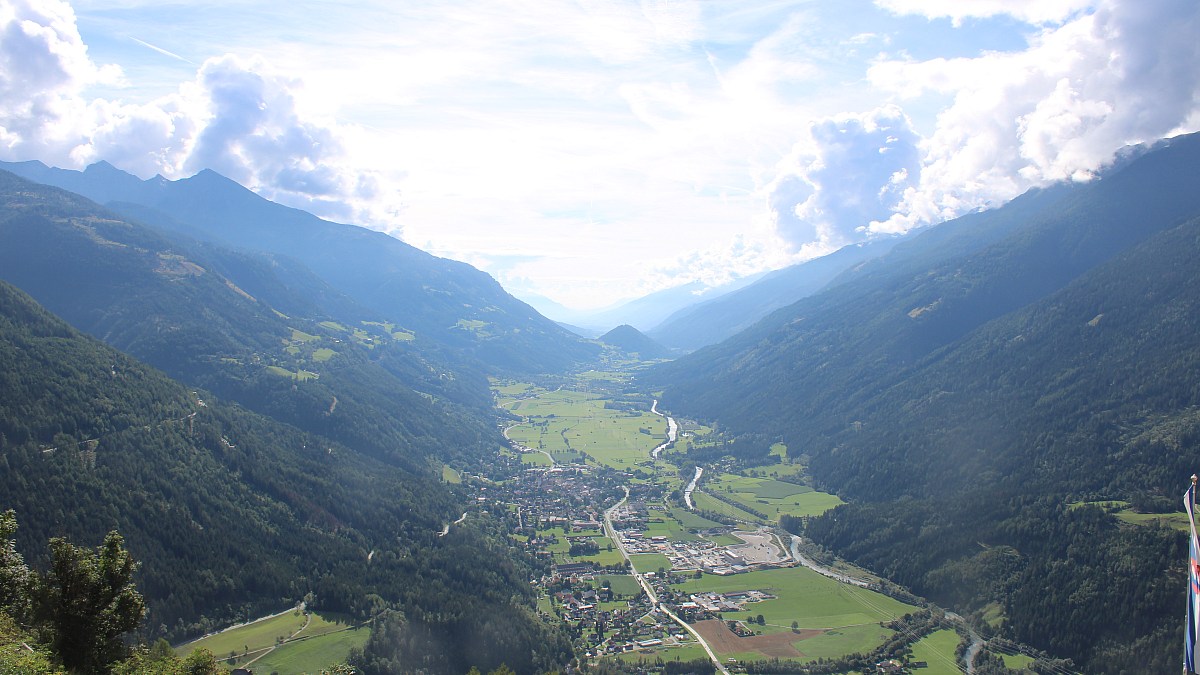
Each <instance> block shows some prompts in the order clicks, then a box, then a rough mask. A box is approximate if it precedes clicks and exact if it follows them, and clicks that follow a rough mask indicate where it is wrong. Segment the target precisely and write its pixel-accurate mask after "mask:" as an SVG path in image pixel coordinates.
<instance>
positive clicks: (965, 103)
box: [0, 0, 1200, 307]
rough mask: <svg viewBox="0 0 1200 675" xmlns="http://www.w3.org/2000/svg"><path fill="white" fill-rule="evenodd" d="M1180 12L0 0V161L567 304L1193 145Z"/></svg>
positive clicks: (849, 236) (1125, 6)
mask: <svg viewBox="0 0 1200 675" xmlns="http://www.w3.org/2000/svg"><path fill="white" fill-rule="evenodd" d="M1198 13H1200V3H1196V2H1194V0H1152V1H1150V2H1131V1H1130V2H1114V1H1113V0H1041V1H1030V0H874V1H870V0H850V1H843V2H833V1H829V0H824V1H813V2H759V3H754V2H722V1H720V0H701V1H696V2H688V1H682V0H680V1H668V0H647V1H645V2H615V1H607V0H604V1H601V0H586V1H579V2H549V1H538V2H532V3H531V2H528V1H524V0H523V1H515V0H514V1H511V2H506V1H503V0H490V1H488V2H439V1H436V0H435V1H430V2H419V3H413V2H408V3H405V2H400V3H397V2H372V1H362V2H352V3H351V2H304V1H289V2H277V1H263V2H253V1H245V2H242V1H238V2H234V1H222V2H204V1H196V2H187V3H178V4H175V3H168V2H143V1H141V0H116V1H111V2H108V1H100V0H77V1H76V2H73V3H67V2H63V1H59V0H53V1H51V0H40V1H36V2H34V1H17V2H13V1H10V0H0V158H3V159H10V160H24V159H40V160H42V161H45V162H47V163H48V164H53V165H57V166H65V167H73V168H79V167H82V166H85V165H86V164H88V163H91V162H94V161H97V160H100V159H105V160H108V161H110V162H112V163H113V164H115V165H117V166H118V167H121V168H123V169H125V170H127V171H131V172H133V173H136V174H138V175H141V176H143V177H149V176H152V175H154V174H156V173H161V174H162V175H165V176H167V177H168V178H181V177H186V176H189V175H191V174H193V173H195V172H196V171H198V170H200V169H202V168H212V169H215V170H217V171H220V172H222V173H224V174H226V175H228V176H230V177H231V178H234V179H235V180H238V181H240V182H242V183H243V184H246V185H247V186H249V187H251V188H253V189H255V190H257V191H258V192H260V193H261V194H263V195H264V196H266V197H269V198H271V199H275V200H277V201H281V202H284V203H287V204H290V205H294V206H299V207H301V208H306V209H309V210H312V211H314V212H316V213H318V214H319V215H322V216H325V217H329V218H331V219H334V220H341V221H344V222H354V223H358V224H363V225H366V226H369V227H373V228H376V229H381V230H385V231H389V232H391V233H393V234H395V235H396V236H399V237H401V238H403V239H404V240H406V241H408V242H409V243H411V244H414V245H416V246H419V247H421V248H424V249H426V250H428V251H431V252H433V253H436V254H439V255H445V256H448V257H453V258H456V259H460V260H465V261H467V262H470V263H472V264H474V265H476V266H477V267H480V268H481V269H483V270H485V271H487V272H489V273H491V274H492V275H493V276H495V277H496V278H497V279H499V280H500V281H501V282H502V283H503V284H504V285H505V286H506V287H507V288H509V289H510V290H511V291H513V292H514V293H516V294H517V295H519V296H522V295H523V296H526V297H528V296H532V295H540V296H545V297H549V298H551V299H553V300H556V301H558V302H560V303H563V304H565V305H569V306H574V307H589V306H591V307H595V306H601V305H606V304H609V303H611V302H613V301H616V300H619V299H621V298H629V297H634V296H638V295H643V294H645V293H648V292H651V291H654V290H658V289H661V288H666V287H669V286H673V285H678V284H681V283H685V282H688V281H694V280H700V281H704V282H706V283H710V284H717V283H721V282H724V281H728V280H730V279H732V278H736V277H738V276H742V275H748V274H753V273H755V272H759V271H763V270H766V269H773V268H777V267H781V266H784V265H787V264H790V263H793V262H797V261H800V260H804V259H806V258H810V257H812V256H815V255H819V254H822V253H825V252H828V251H830V250H832V249H834V248H836V247H837V246H840V245H843V244H846V243H850V242H853V241H861V240H864V239H867V238H870V237H876V236H884V235H886V234H887V233H892V232H902V231H906V230H908V229H910V228H913V227H919V226H922V225H926V224H929V223H932V222H938V221H940V220H942V219H945V218H948V217H952V216H954V215H957V214H960V213H964V212H967V211H970V210H973V209H978V208H985V207H988V206H993V205H996V204H999V203H1002V202H1003V201H1005V200H1007V199H1010V198H1011V197H1013V196H1015V195H1016V194H1019V193H1020V192H1022V191H1024V190H1026V189H1028V188H1029V187H1032V186H1035V185H1041V184H1044V183H1046V182H1049V181H1054V180H1087V179H1088V178H1089V177H1090V176H1091V175H1092V174H1093V172H1095V171H1096V170H1097V169H1099V168H1101V167H1102V166H1103V165H1104V164H1105V162H1107V161H1109V160H1110V159H1111V157H1112V155H1113V153H1114V152H1115V151H1116V150H1117V149H1119V148H1120V147H1122V146H1123V145H1126V144H1129V143H1137V142H1146V141H1152V140H1155V139H1158V138H1161V137H1164V136H1169V135H1174V134H1177V133H1182V132H1189V131H1194V130H1196V129H1197V128H1200V100H1198V92H1200V46H1198V44H1197V43H1200V41H1197V40H1196V39H1195V36H1196V35H1200V25H1198V24H1200V18H1198Z"/></svg>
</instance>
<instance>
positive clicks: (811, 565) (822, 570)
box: [792, 534, 871, 588]
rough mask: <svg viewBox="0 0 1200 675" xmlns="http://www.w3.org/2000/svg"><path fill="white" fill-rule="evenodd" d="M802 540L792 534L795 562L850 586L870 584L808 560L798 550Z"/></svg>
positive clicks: (862, 586) (864, 586)
mask: <svg viewBox="0 0 1200 675" xmlns="http://www.w3.org/2000/svg"><path fill="white" fill-rule="evenodd" d="M802 541H804V540H803V539H801V538H800V537H797V536H796V535H794V534H793V535H792V559H793V560H795V561H796V562H798V563H800V564H801V565H804V566H805V567H807V568H808V569H810V570H812V571H814V572H816V573H817V574H820V575H823V576H827V577H829V578H830V579H834V580H836V581H840V582H842V583H843V584H850V585H852V586H859V587H861V588H866V587H868V586H870V585H871V584H870V582H867V581H863V580H862V579H855V578H854V577H849V576H846V575H845V574H841V573H839V572H834V571H833V570H831V569H829V568H828V567H824V566H822V565H818V564H817V563H815V562H813V561H812V560H809V559H808V558H807V557H805V556H804V554H803V553H801V552H800V542H802Z"/></svg>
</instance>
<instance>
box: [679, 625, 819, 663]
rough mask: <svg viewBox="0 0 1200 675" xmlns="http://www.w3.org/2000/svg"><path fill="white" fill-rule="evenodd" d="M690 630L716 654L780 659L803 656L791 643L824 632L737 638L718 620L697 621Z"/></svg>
mask: <svg viewBox="0 0 1200 675" xmlns="http://www.w3.org/2000/svg"><path fill="white" fill-rule="evenodd" d="M692 628H695V629H696V632H698V633H700V635H703V636H704V639H705V640H707V641H708V644H709V645H710V646H712V648H713V651H715V652H717V653H718V654H731V653H734V652H758V653H759V654H762V655H763V656H766V657H768V658H772V657H773V658H780V659H786V658H795V657H797V656H804V653H803V652H801V651H799V650H797V649H796V648H795V647H793V646H792V643H793V642H797V641H799V640H804V639H807V638H810V637H813V636H815V635H820V634H822V633H824V632H825V631H821V630H802V631H799V632H796V633H793V632H791V631H788V632H786V633H775V634H774V635H752V636H750V637H738V636H737V635H735V634H734V632H733V631H731V630H729V627H728V626H726V625H725V622H724V621H721V620H718V619H708V620H707V621H698V622H696V623H694V624H692Z"/></svg>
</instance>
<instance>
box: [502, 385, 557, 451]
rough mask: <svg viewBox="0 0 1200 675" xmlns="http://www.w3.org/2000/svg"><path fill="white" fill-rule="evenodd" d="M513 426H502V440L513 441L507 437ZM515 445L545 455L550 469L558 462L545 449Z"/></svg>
mask: <svg viewBox="0 0 1200 675" xmlns="http://www.w3.org/2000/svg"><path fill="white" fill-rule="evenodd" d="M559 388H560V389H561V388H562V387H559ZM515 426H517V425H515V424H510V425H508V426H506V427H504V440H506V441H508V442H510V443H512V442H513V439H511V438H509V437H508V430H509V429H511V428H513V427H515ZM515 445H517V446H518V447H522V448H525V449H526V450H529V451H530V452H540V453H542V454H543V455H545V456H546V459H548V460H550V468H552V469H553V468H554V466H555V465H556V464H557V463H558V462H555V461H554V456H553V455H551V454H550V453H548V452H546V451H545V450H534V449H533V448H528V447H525V446H523V445H521V444H520V443H515Z"/></svg>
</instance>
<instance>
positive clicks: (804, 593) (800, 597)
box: [675, 567, 915, 659]
mask: <svg viewBox="0 0 1200 675" xmlns="http://www.w3.org/2000/svg"><path fill="white" fill-rule="evenodd" d="M675 589H676V590H678V591H681V592H685V593H699V592H717V593H732V592H736V591H748V590H758V591H764V592H767V593H770V594H771V595H773V596H775V598H774V599H771V600H764V601H762V602H755V603H748V604H747V605H746V606H745V611H746V614H747V615H749V616H757V615H759V614H761V615H763V618H764V620H765V624H766V625H765V626H763V627H762V628H761V629H760V630H762V632H763V633H764V634H765V635H773V634H777V633H791V630H792V629H791V626H792V622H793V621H794V622H796V625H797V627H798V629H799V630H801V631H820V632H821V634H819V635H817V634H813V633H807V634H805V635H804V636H797V638H796V640H795V641H792V644H793V646H795V648H796V649H797V650H799V652H800V654H801V656H800V657H797V658H802V659H813V658H818V657H836V656H841V655H844V654H849V653H851V652H855V651H870V650H871V649H873V648H874V647H876V646H878V645H879V644H881V643H882V641H883V640H884V639H885V638H886V637H887V635H888V634H890V631H888V630H886V629H883V628H881V627H880V626H879V623H880V622H881V621H890V620H892V619H893V618H895V617H898V616H902V615H903V614H906V613H908V612H911V611H913V610H914V609H915V608H914V607H912V606H911V605H906V604H904V603H902V602H899V601H897V600H894V599H892V598H889V597H887V596H885V595H881V594H879V593H875V592H873V591H868V590H866V589H862V588H857V587H854V586H847V585H844V584H839V583H838V582H836V581H834V580H832V579H828V578H826V577H823V576H821V575H820V574H817V573H816V572H813V571H811V570H808V569H806V568H803V567H796V568H790V569H775V570H765V571H758V572H749V573H746V574H737V575H733V576H728V577H719V576H714V575H709V574H705V575H703V576H702V578H700V579H692V580H689V581H687V582H685V583H682V584H677V585H676V586H675ZM726 618H732V615H727V616H726ZM774 642H778V639H776V640H774ZM729 644H730V645H731V646H730V647H729V648H730V649H733V647H732V645H733V644H735V643H729ZM742 644H744V645H745V646H746V647H750V646H751V645H753V644H754V642H753V641H750V642H745V643H742ZM754 651H755V650H754V649H750V650H749V652H746V653H743V652H742V651H741V650H740V649H739V651H738V652H734V653H729V654H722V656H723V657H727V658H739V659H749V658H762V657H763V656H765V655H766V654H764V653H761V652H758V653H757V655H753V654H751V653H750V652H754Z"/></svg>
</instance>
